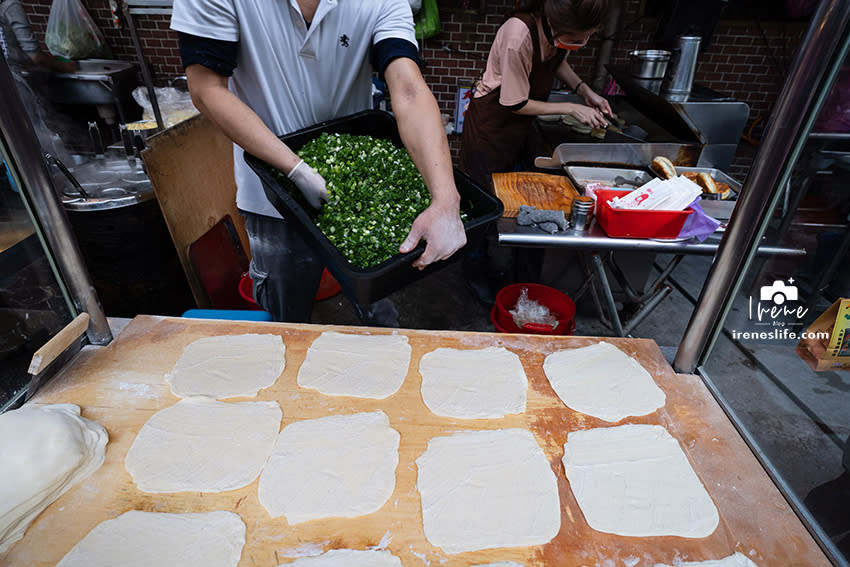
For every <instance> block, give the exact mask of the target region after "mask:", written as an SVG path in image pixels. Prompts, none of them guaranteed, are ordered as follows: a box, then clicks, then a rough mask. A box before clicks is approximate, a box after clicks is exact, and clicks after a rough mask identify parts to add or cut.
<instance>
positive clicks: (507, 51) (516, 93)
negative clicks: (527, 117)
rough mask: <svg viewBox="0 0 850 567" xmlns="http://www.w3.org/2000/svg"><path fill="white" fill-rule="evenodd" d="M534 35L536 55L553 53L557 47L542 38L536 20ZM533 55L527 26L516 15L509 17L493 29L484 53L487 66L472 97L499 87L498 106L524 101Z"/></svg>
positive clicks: (545, 55) (547, 57)
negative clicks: (537, 46)
mask: <svg viewBox="0 0 850 567" xmlns="http://www.w3.org/2000/svg"><path fill="white" fill-rule="evenodd" d="M537 34H538V37H539V38H540V55H541V57H542V58H543V60H544V61H545V60H547V59H549V58H550V57H552V56H554V55H555V54H556V53H557V49H556V48H555V46H554V45H552V44H551V43H549V42H548V41H547V40H546V36H545V35H544V33H543V27H542V26H541V24H540V21H539V20H538V21H537ZM533 56H534V48H533V46H532V45H531V32H530V31H529V29H528V26H526V25H525V24H524V23H523V22H522V20H520V19H519V18H509V19H508V20H507V21H506V22H505V23H504V24H502V26H501V27H500V28H499V31H497V32H496V39H494V40H493V45H492V46H490V53H489V55H488V56H487V67H486V68H485V69H484V75H483V76H482V77H481V81H480V82H479V83H478V86H477V87H476V89H475V97H476V98H478V97H482V96H484V95H486V94H488V93H490V92H492V91H494V90H495V89H497V88H499V87H501V88H502V90H501V91H500V92H499V104H501V105H502V106H515V105H517V104H520V103H522V102H525V101H527V100H528V93H529V84H528V78H529V76H530V75H531V63H532V61H531V59H532V57H533Z"/></svg>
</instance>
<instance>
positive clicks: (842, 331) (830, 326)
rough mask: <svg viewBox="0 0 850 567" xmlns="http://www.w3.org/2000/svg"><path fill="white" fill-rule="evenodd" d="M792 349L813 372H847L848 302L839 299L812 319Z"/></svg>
mask: <svg viewBox="0 0 850 567" xmlns="http://www.w3.org/2000/svg"><path fill="white" fill-rule="evenodd" d="M827 337H829V338H828V339H827ZM795 350H796V352H797V354H798V355H799V356H800V358H802V359H803V360H805V361H806V362H807V363H808V365H809V366H811V367H812V369H813V370H815V371H816V372H823V371H827V370H850V299H839V300H838V301H836V302H835V303H833V304H832V306H830V308H829V309H827V310H826V311H825V312H824V313H823V314H822V315H821V316H820V317H818V318H817V319H815V321H814V323H812V324H811V325H809V328H808V329H806V330H805V332H804V335H803V338H801V339H800V342H799V344H797V348H796V349H795Z"/></svg>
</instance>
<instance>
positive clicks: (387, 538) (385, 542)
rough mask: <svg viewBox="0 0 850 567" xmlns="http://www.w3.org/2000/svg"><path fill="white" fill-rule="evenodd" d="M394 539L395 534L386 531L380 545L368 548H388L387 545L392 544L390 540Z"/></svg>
mask: <svg viewBox="0 0 850 567" xmlns="http://www.w3.org/2000/svg"><path fill="white" fill-rule="evenodd" d="M396 502H398V500H396ZM392 540H393V534H391V533H390V532H386V533H384V536H383V537H382V538H381V541H379V542H378V545H370V546H369V547H368V549H376V550H380V549H386V548H387V546H389V545H390V542H392Z"/></svg>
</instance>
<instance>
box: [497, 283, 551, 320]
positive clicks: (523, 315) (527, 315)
mask: <svg viewBox="0 0 850 567" xmlns="http://www.w3.org/2000/svg"><path fill="white" fill-rule="evenodd" d="M509 313H510V314H511V316H512V317H513V320H514V323H515V324H516V326H517V327H519V328H520V329H522V326H523V325H525V324H526V323H535V324H538V325H547V326H549V327H551V328H552V329H553V330H554V329H555V328H556V327H557V326H558V318H557V317H556V316H555V315H553V314H552V312H551V311H549V308H548V307H546V306H545V305H541V304H540V303H538V302H537V301H535V300H534V299H530V298H529V297H528V288H527V287H524V288H522V291H520V294H519V298H517V302H516V307H515V308H514V309H511V310H510V311H509Z"/></svg>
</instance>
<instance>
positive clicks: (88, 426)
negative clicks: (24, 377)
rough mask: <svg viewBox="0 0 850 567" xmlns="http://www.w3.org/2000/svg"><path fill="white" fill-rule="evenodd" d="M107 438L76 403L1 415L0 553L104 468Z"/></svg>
mask: <svg viewBox="0 0 850 567" xmlns="http://www.w3.org/2000/svg"><path fill="white" fill-rule="evenodd" d="M107 439H108V436H107V434H106V429H104V428H103V426H102V425H100V424H98V423H95V422H93V421H90V420H88V419H85V418H83V417H80V408H79V406H75V405H73V404H56V405H51V406H43V407H24V408H21V409H19V410H15V411H10V412H8V413H5V414H3V415H0V447H2V449H0V461H2V462H3V468H2V471H0V553H2V552H4V551H6V550H7V549H8V548H9V547H11V545H12V544H13V543H14V542H16V541H17V540H19V539H21V537H23V535H24V533H25V532H26V530H27V528H28V527H29V525H30V524H31V523H32V521H33V520H35V518H36V517H37V516H38V515H39V514H40V513H41V512H42V511H43V510H44V509H45V508H47V507H48V506H50V504H52V503H53V502H54V501H55V500H56V499H57V498H59V497H60V496H62V494H64V493H65V492H67V491H68V490H69V489H70V488H71V487H72V486H74V485H75V484H77V483H78V482H80V481H82V480H83V479H85V478H86V477H88V476H89V475H90V474H92V473H93V472H94V471H96V470H97V469H98V468H100V465H102V464H103V458H104V455H105V454H106V442H107Z"/></svg>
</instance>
